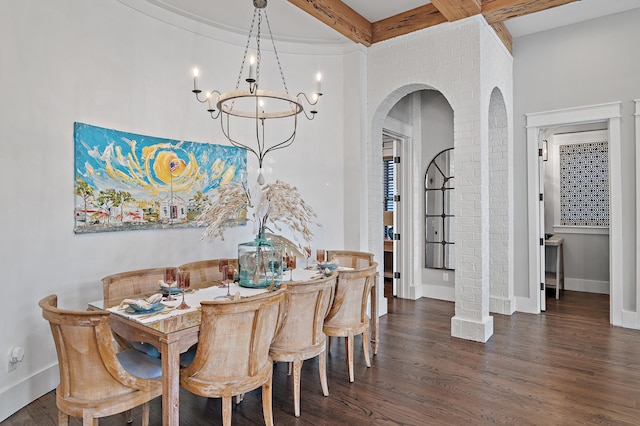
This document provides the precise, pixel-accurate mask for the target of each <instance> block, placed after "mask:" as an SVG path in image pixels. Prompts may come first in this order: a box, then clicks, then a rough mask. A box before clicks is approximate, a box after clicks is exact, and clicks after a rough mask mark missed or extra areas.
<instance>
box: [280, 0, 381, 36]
mask: <svg viewBox="0 0 640 426" xmlns="http://www.w3.org/2000/svg"><path fill="white" fill-rule="evenodd" d="M288 1H289V3H291V4H293V5H295V6H298V7H299V8H300V9H302V10H304V11H305V12H307V13H308V14H309V15H311V16H313V17H315V18H316V19H318V20H319V21H321V22H324V23H325V24H327V25H329V26H330V27H331V28H333V29H334V30H336V31H338V32H339V33H340V34H342V35H343V36H345V37H347V38H348V39H349V40H351V41H353V42H355V43H362V44H363V45H365V46H367V47H369V46H371V43H372V42H371V40H372V36H371V35H372V28H371V27H372V25H371V22H369V21H367V20H366V19H365V18H364V17H363V16H362V15H360V14H359V13H358V12H356V11H355V10H353V9H351V8H350V7H349V6H347V5H346V4H344V3H343V2H342V1H340V0H288Z"/></svg>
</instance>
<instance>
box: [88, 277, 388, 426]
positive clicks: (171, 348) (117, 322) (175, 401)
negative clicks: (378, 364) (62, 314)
mask: <svg viewBox="0 0 640 426" xmlns="http://www.w3.org/2000/svg"><path fill="white" fill-rule="evenodd" d="M290 274H291V272H290V271H287V272H285V273H284V274H283V280H282V282H283V283H286V282H287V280H289V279H290ZM320 274H321V272H319V271H317V270H307V269H295V270H294V271H293V279H294V280H295V281H307V280H312V279H314V278H316V277H319V276H320ZM199 287H200V288H198V289H193V290H189V291H188V292H187V293H186V294H185V302H186V303H187V304H188V305H189V306H190V308H189V309H184V310H178V309H176V308H175V307H177V306H178V305H179V304H180V302H181V300H182V296H181V295H174V297H175V298H176V300H174V301H171V302H168V301H164V302H163V304H164V305H165V306H166V307H165V308H163V309H162V310H161V311H159V312H152V313H142V314H140V313H133V312H129V311H130V310H122V309H119V306H109V303H108V302H107V306H105V302H104V300H99V301H96V302H90V303H89V309H99V310H104V309H106V310H109V311H110V312H111V313H112V315H110V319H109V324H110V326H111V329H112V331H113V332H114V333H115V334H116V335H117V336H119V337H120V338H123V339H126V340H129V341H131V342H141V343H149V344H151V345H153V346H155V347H156V348H158V351H159V352H160V353H161V354H162V357H161V360H162V424H163V425H166V426H177V425H178V424H179V423H180V409H179V407H180V397H179V396H180V354H182V353H184V352H186V351H187V350H189V348H191V347H192V346H193V345H195V344H196V343H198V332H199V328H200V301H201V300H213V299H215V298H216V297H218V296H224V295H226V294H227V288H226V287H221V286H220V283H219V282H211V283H205V284H201V285H200V286H199ZM159 290H160V289H159ZM265 291H267V290H266V289H253V288H245V287H240V286H238V284H237V283H231V285H230V288H229V291H228V292H229V294H231V295H235V294H236V293H239V295H240V297H251V296H254V295H257V294H261V293H263V292H265ZM138 296H142V295H138ZM376 299H377V297H376V292H375V289H373V290H372V291H371V318H372V325H371V341H372V347H373V352H374V354H375V353H376V352H377V343H378V339H377V335H378V332H377V328H378V327H377V326H378V318H377V300H376Z"/></svg>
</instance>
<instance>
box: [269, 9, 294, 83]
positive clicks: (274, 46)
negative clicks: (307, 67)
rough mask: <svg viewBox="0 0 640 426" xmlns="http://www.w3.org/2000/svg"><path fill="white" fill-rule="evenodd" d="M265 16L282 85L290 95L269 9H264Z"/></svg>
mask: <svg viewBox="0 0 640 426" xmlns="http://www.w3.org/2000/svg"><path fill="white" fill-rule="evenodd" d="M264 17H265V19H266V20H267V28H268V29H269V36H270V37H271V45H272V46H273V53H275V55H276V62H278V69H279V70H280V77H281V78H282V85H283V86H284V91H285V93H286V94H287V95H288V94H289V88H288V87H287V82H286V81H285V79H284V72H283V71H282V64H280V56H278V50H277V49H276V43H275V42H274V41H273V33H272V32H271V24H270V23H269V16H268V15H267V10H266V9H265V11H264Z"/></svg>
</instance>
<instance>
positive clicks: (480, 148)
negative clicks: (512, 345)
mask: <svg viewBox="0 0 640 426" xmlns="http://www.w3.org/2000/svg"><path fill="white" fill-rule="evenodd" d="M368 52H369V55H368V67H367V75H368V80H369V81H368V86H367V87H368V90H367V93H368V97H369V101H368V119H369V120H370V121H369V122H370V123H371V127H370V128H369V129H368V131H369V133H368V134H367V141H368V144H369V147H368V157H369V158H371V159H372V164H373V163H374V162H375V161H378V159H379V157H380V153H379V152H380V135H381V132H382V123H383V122H384V119H385V117H386V116H387V114H388V113H389V110H390V109H391V108H392V107H393V105H395V103H396V102H397V101H398V100H399V99H401V98H402V97H403V96H405V95H406V94H409V93H412V92H413V91H415V90H421V89H435V90H438V91H440V92H441V93H442V94H443V96H444V97H445V98H446V99H447V101H448V102H449V104H450V105H451V108H452V109H453V111H454V147H455V156H454V170H455V179H456V191H455V194H454V196H455V216H456V219H455V226H456V237H455V241H456V272H455V304H456V307H455V316H454V317H453V318H452V319H451V325H452V329H451V335H452V336H455V337H460V338H464V339H469V340H475V341H480V342H486V341H487V340H488V339H489V338H490V337H491V335H492V334H493V318H492V317H491V316H489V307H490V284H491V280H490V276H491V275H490V274H491V266H490V265H491V261H490V260H492V259H494V256H493V253H492V248H493V246H492V240H491V237H490V235H491V232H490V230H491V223H490V214H492V213H494V212H495V213H496V214H498V215H499V219H498V221H497V222H496V224H495V225H496V226H495V229H496V232H497V234H498V235H496V236H495V239H494V241H495V242H496V243H497V247H498V250H497V251H496V255H495V259H494V260H495V262H494V263H493V264H494V265H495V266H497V267H498V268H500V269H505V268H506V269H507V270H508V271H511V269H512V266H511V265H512V263H513V260H512V259H513V257H512V255H511V254H510V253H509V249H508V247H511V245H510V244H511V242H510V235H511V234H512V220H511V213H510V211H511V210H512V207H511V204H510V201H509V200H510V199H511V198H512V194H511V193H510V191H509V182H508V181H509V179H510V176H512V173H511V171H510V166H509V165H508V164H510V161H509V156H510V155H511V150H510V149H509V147H510V145H511V144H512V142H511V137H510V135H511V134H512V131H511V124H510V119H509V118H508V112H509V111H510V110H511V108H512V101H511V98H512V92H513V89H512V77H511V72H512V58H511V55H510V54H509V53H508V52H507V51H506V49H505V48H504V46H502V45H501V42H500V41H499V39H498V38H497V36H496V35H495V33H493V30H492V29H491V28H490V27H489V26H488V25H487V23H486V21H485V20H484V18H483V17H482V16H474V17H470V18H467V19H463V20H460V21H456V22H453V23H449V24H447V25H439V26H437V27H431V28H427V29H424V30H421V31H416V32H414V33H411V34H408V35H406V36H402V37H397V38H394V39H391V40H387V41H385V42H381V43H376V44H375V45H373V46H372V47H371V48H369V51H368ZM398 64H402V66H398ZM495 87H498V88H499V89H500V92H501V93H502V94H503V96H504V98H505V100H504V105H505V108H503V109H502V111H504V110H506V111H507V113H506V114H502V115H503V116H507V118H506V122H507V125H506V129H507V130H506V142H507V143H506V144H503V141H504V140H505V135H504V134H503V133H500V134H498V133H497V132H496V133H491V137H490V131H489V116H490V113H489V105H490V99H491V93H492V90H493V88H495ZM504 127H505V125H504V121H502V120H501V123H500V129H501V130H500V132H504ZM495 130H497V128H496V129H495ZM490 139H491V141H492V144H495V146H496V147H497V148H498V152H496V153H495V154H493V155H491V157H490V154H489V152H490V151H489V145H490V143H489V141H490ZM411 143H415V144H421V143H423V142H422V141H421V140H420V139H419V137H418V138H414V139H413V140H412V141H411ZM490 158H491V160H490ZM412 160H413V159H407V162H409V163H410V164H413V163H411V162H412ZM505 162H506V163H507V165H506V166H505ZM403 163H405V159H403ZM405 164H406V163H405ZM492 167H494V168H495V170H496V172H497V173H496V174H494V175H491V176H490V174H489V172H490V170H491V168H492ZM374 169H375V168H374ZM504 170H507V173H506V176H505V174H504ZM375 173H377V172H375ZM375 173H374V172H373V171H369V172H368V176H369V178H370V180H369V182H368V188H369V189H368V190H369V196H368V205H369V208H370V209H371V210H370V212H371V216H370V219H373V220H372V221H370V224H369V226H370V229H371V232H370V235H375V234H376V231H375V230H376V229H378V228H379V225H380V223H381V222H380V221H378V220H377V216H381V212H379V210H380V208H379V205H378V204H377V201H378V200H379V196H378V195H375V194H378V193H379V192H380V181H379V180H377V179H376V177H375ZM505 179H506V181H505ZM490 182H496V183H497V184H496V186H495V187H494V188H493V190H495V191H497V192H501V193H502V196H501V197H500V198H493V199H492V198H491V197H490V195H491V194H492V193H493V190H492V191H490V186H489V185H490ZM410 184H411V185H412V188H411V193H412V194H413V197H415V198H416V199H419V198H418V197H422V196H423V188H422V187H421V186H415V187H413V186H414V185H415V183H410ZM505 199H506V204H505V203H504V202H505ZM372 200H373V201H375V203H374V202H372ZM414 201H415V200H414ZM494 202H495V203H496V205H495V206H493V204H492V203H494ZM505 209H506V211H505ZM375 212H378V213H375ZM412 214H414V213H412ZM409 220H410V223H413V222H412V221H414V220H424V218H423V217H413V216H412V217H410V218H409ZM504 223H506V226H502V224H504ZM499 225H500V226H499ZM406 234H407V233H405V234H403V235H402V239H403V242H404V244H403V247H408V248H409V251H410V252H409V253H404V252H403V256H414V257H415V256H419V255H420V253H419V252H416V251H417V250H419V247H420V245H421V244H424V241H423V240H424V238H423V236H422V235H406ZM408 234H411V233H408ZM378 240H379V239H377V240H375V241H374V240H371V244H372V246H373V247H376V251H377V250H378V247H379V246H380V248H381V245H382V242H381V241H379V242H378ZM407 240H408V242H407ZM505 240H506V241H507V244H506V247H507V249H506V250H505V249H504V241H505ZM421 267H422V266H421V265H419V264H418V262H415V263H414V264H412V265H411V267H410V269H411V270H410V271H407V270H404V269H403V271H402V274H403V275H402V277H403V278H401V281H402V286H403V287H405V286H406V287H407V288H414V287H415V286H418V285H422V284H423V283H421V282H414V281H413V280H416V279H421V277H422V274H421V272H422V269H421ZM497 270H498V269H496V271H497ZM496 278H500V279H497V282H498V283H497V287H496V288H497V289H498V291H499V292H503V290H504V289H506V293H507V299H509V298H510V297H511V293H512V292H513V290H512V289H513V285H512V278H511V272H509V273H508V277H507V278H505V279H503V278H502V277H498V276H497V275H496ZM509 309H510V307H509Z"/></svg>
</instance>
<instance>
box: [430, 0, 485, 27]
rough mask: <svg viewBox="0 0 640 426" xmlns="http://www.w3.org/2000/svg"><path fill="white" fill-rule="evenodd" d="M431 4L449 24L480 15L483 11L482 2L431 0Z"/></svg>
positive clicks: (477, 0) (470, 0)
mask: <svg viewBox="0 0 640 426" xmlns="http://www.w3.org/2000/svg"><path fill="white" fill-rule="evenodd" d="M431 4H432V5H434V6H435V7H436V8H437V9H438V10H439V11H440V13H442V15H443V16H444V17H445V18H447V21H449V22H453V21H457V20H458V19H464V18H468V17H469V16H473V15H478V14H479V13H480V9H481V1H480V0H457V1H451V0H431Z"/></svg>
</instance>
